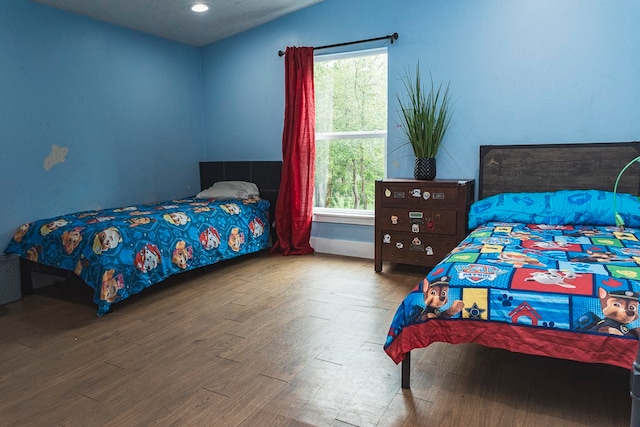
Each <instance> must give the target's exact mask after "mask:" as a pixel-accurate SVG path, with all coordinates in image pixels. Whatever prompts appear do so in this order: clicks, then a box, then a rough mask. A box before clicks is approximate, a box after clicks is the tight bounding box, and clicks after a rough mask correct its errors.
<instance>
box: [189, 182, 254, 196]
mask: <svg viewBox="0 0 640 427" xmlns="http://www.w3.org/2000/svg"><path fill="white" fill-rule="evenodd" d="M259 195H260V191H258V186H257V185H256V184H254V183H253V182H247V181H219V182H216V183H215V184H213V185H212V186H211V187H209V188H207V189H206V190H202V191H201V192H199V193H198V194H197V195H196V198H197V199H251V198H256V197H258V196H259Z"/></svg>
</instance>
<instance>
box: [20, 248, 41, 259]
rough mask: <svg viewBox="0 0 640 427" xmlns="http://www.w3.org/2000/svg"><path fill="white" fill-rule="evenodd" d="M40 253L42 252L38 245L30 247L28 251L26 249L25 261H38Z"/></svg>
mask: <svg viewBox="0 0 640 427" xmlns="http://www.w3.org/2000/svg"><path fill="white" fill-rule="evenodd" d="M40 252H42V246H40V245H35V246H32V247H30V248H29V249H27V253H26V254H25V256H24V257H25V259H26V260H27V261H33V262H36V261H38V258H39V257H40Z"/></svg>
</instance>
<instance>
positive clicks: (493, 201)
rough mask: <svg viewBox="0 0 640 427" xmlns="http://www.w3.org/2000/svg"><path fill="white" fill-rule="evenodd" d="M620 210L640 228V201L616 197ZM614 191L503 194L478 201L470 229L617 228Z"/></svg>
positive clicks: (628, 222)
mask: <svg viewBox="0 0 640 427" xmlns="http://www.w3.org/2000/svg"><path fill="white" fill-rule="evenodd" d="M616 198H617V200H616V210H617V211H618V213H619V214H620V216H621V217H622V219H624V223H625V226H627V227H640V199H638V197H636V196H633V195H631V194H620V193H618V194H617V195H616ZM614 216H615V212H614V207H613V192H610V191H599V190H561V191H556V192H549V193H503V194H496V195H495V196H490V197H487V198H486V199H482V200H478V201H477V202H475V203H474V204H473V205H471V210H470V211H469V228H470V229H474V228H476V227H478V226H479V225H482V224H484V223H487V222H491V221H497V222H520V223H525V224H552V225H564V224H574V225H615V223H616V221H615V217H614Z"/></svg>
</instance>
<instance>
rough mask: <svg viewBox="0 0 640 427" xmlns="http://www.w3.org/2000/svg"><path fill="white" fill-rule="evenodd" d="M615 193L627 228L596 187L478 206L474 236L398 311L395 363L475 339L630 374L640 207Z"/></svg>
mask: <svg viewBox="0 0 640 427" xmlns="http://www.w3.org/2000/svg"><path fill="white" fill-rule="evenodd" d="M616 197H617V199H616V202H615V205H617V207H618V208H619V209H620V210H619V212H620V214H619V215H620V217H622V218H624V221H625V223H626V225H627V226H626V227H618V226H615V225H613V224H615V219H614V216H615V211H614V208H613V206H614V202H613V200H614V195H612V194H611V193H606V192H602V191H577V190H576V191H565V192H557V193H517V194H516V193H513V194H503V195H499V196H493V197H490V198H487V199H484V200H481V201H479V202H476V203H475V204H474V205H472V207H471V212H470V220H469V222H470V225H471V226H473V227H476V228H475V229H474V231H473V232H471V234H470V235H469V236H468V237H467V238H466V239H465V240H464V241H463V242H461V243H460V244H459V245H458V246H457V247H456V248H455V249H454V250H453V251H452V252H451V253H450V254H448V256H447V257H446V258H445V259H444V260H443V261H442V262H441V263H439V264H438V265H437V266H436V267H435V268H434V269H433V270H432V271H431V272H429V274H428V275H427V277H426V278H425V279H424V280H423V281H421V282H420V283H419V284H418V285H417V286H416V287H415V289H414V290H413V291H412V292H411V293H410V294H409V295H408V296H407V297H406V298H405V300H404V301H403V302H402V303H401V304H400V306H399V307H398V310H397V312H396V314H395V317H394V319H393V321H392V324H391V327H390V329H389V333H388V336H387V340H386V343H385V346H384V349H385V351H386V352H387V354H388V355H389V356H390V357H391V358H392V359H393V360H394V361H395V362H396V363H399V362H401V361H402V360H403V359H404V358H405V355H406V354H407V353H408V352H409V351H411V350H412V349H415V348H421V347H426V346H428V345H429V344H431V343H433V342H436V341H441V342H449V343H454V344H456V343H470V342H474V343H478V344H482V345H485V346H489V347H496V348H503V349H506V350H510V351H516V352H522V353H527V354H535V355H546V356H551V357H557V358H564V359H571V360H577V361H583V362H597V363H606V364H611V365H615V366H621V367H624V368H629V367H630V366H631V364H632V362H633V361H634V360H635V356H636V349H637V345H638V342H637V340H638V331H640V329H638V328H640V319H639V318H638V305H639V304H638V297H639V296H640V202H638V198H637V197H634V196H630V195H618V196H616ZM529 221H531V222H529ZM629 225H631V226H629Z"/></svg>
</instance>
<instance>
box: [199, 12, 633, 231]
mask: <svg viewBox="0 0 640 427" xmlns="http://www.w3.org/2000/svg"><path fill="white" fill-rule="evenodd" d="M638 22H640V2H638V1H636V0H621V1H616V2H613V3H612V2H610V1H608V0H520V1H512V0H483V1H477V0H455V1H451V0H430V1H423V0H403V1H401V2H397V1H396V2H392V1H388V0H325V1H324V2H322V3H319V4H317V5H315V6H312V7H310V8H307V9H304V10H302V11H299V12H297V13H295V14H292V15H288V16H287V17H285V18H282V19H280V20H277V21H274V22H271V23H268V24H265V25H263V26H261V27H259V28H257V29H253V30H250V31H248V32H245V33H242V34H240V35H238V36H235V37H232V38H229V39H226V40H223V41H221V42H218V43H216V44H214V45H211V46H208V47H206V48H205V49H204V51H203V64H204V67H203V76H204V81H205V92H204V93H205V116H206V150H207V154H208V155H209V157H217V156H221V157H225V158H235V157H243V156H244V155H245V154H246V153H250V155H255V156H256V157H264V158H268V159H276V158H280V156H281V151H280V150H281V148H280V147H281V145H280V144H281V133H282V122H283V108H284V83H283V80H284V73H283V61H284V59H283V58H280V57H278V55H277V51H278V50H283V49H284V48H285V47H286V46H288V45H297V46H321V45H326V44H333V43H340V42H345V41H350V40H359V39H367V38H372V37H378V36H382V35H386V34H392V33H393V32H398V33H399V35H400V37H399V39H398V41H397V42H396V43H395V44H394V45H389V44H388V43H386V44H384V45H387V46H389V51H388V52H389V99H390V103H391V104H390V108H389V137H388V150H387V151H388V153H389V154H388V158H387V174H388V176H389V177H412V173H413V172H412V171H413V155H412V153H411V151H410V149H409V148H408V147H406V146H404V147H400V146H402V145H403V144H404V141H403V140H402V135H401V132H400V131H399V129H398V128H397V127H396V124H397V123H398V115H397V104H396V102H395V99H396V93H398V92H400V91H401V84H402V83H401V81H400V77H401V75H402V74H403V73H404V72H405V71H406V70H407V69H409V68H410V69H411V70H412V71H413V70H414V69H415V65H416V63H417V62H418V61H419V62H420V66H421V69H422V71H423V72H428V71H430V72H431V73H432V75H433V77H434V79H435V80H436V81H440V80H444V81H449V80H450V83H451V91H452V95H453V98H454V100H455V107H456V110H455V114H454V118H453V122H452V126H451V128H450V131H449V134H448V136H447V137H446V139H445V142H444V149H445V151H441V152H440V154H439V155H438V177H439V178H477V173H478V147H479V145H481V144H523V143H527V144H536V143H554V142H563V143H564V142H588V141H591V142H609V141H630V140H638V139H640V79H639V78H638V76H640V54H639V52H640V32H639V31H636V30H635V29H634V28H635V26H636V25H637V23H638ZM378 46H380V44H379V43H371V44H368V45H356V46H351V47H349V48H343V49H342V50H343V51H344V50H350V49H362V48H370V47H378ZM334 51H335V50H334ZM328 52H329V51H326V50H325V51H322V53H328ZM398 147H400V148H398ZM616 172H617V171H612V173H616ZM332 227H334V226H333V225H332V224H321V225H320V224H314V230H313V232H312V236H314V237H326V236H329V235H332V234H333V235H341V236H343V239H347V240H349V239H350V234H352V233H350V232H349V231H348V230H344V227H340V228H336V230H332ZM334 231H335V233H334ZM355 231H356V230H355V229H354V233H353V234H354V235H357V236H362V232H361V230H358V231H357V233H356V232H355ZM369 236H371V239H372V238H373V232H372V231H371V233H370V234H369ZM354 239H357V240H360V239H361V237H354Z"/></svg>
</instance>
